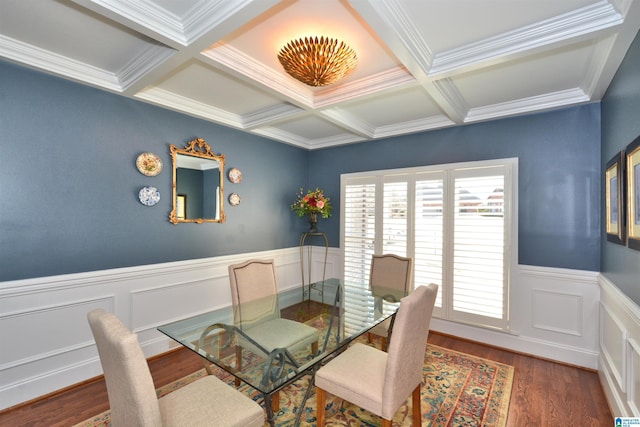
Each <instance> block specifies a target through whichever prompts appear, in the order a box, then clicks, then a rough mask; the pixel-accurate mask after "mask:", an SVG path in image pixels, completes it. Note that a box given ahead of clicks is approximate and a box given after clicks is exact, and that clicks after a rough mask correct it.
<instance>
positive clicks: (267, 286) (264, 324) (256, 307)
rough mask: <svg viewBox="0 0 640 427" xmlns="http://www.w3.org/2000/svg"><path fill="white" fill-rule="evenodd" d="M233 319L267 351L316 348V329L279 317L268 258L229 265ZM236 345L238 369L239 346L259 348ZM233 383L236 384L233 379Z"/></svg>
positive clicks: (276, 402) (275, 402)
mask: <svg viewBox="0 0 640 427" xmlns="http://www.w3.org/2000/svg"><path fill="white" fill-rule="evenodd" d="M229 281H230V284H231V301H232V304H233V320H234V323H235V324H236V326H238V327H239V328H240V329H241V330H242V332H243V333H244V334H245V335H247V336H248V337H249V338H251V339H252V340H253V341H255V342H256V343H258V344H259V345H260V346H262V347H263V349H264V350H266V351H268V352H271V351H273V350H274V349H276V348H285V349H287V350H288V351H289V352H290V353H295V352H297V351H299V350H302V349H304V348H305V347H307V346H310V347H311V352H312V353H316V352H317V351H318V330H317V329H316V328H313V327H311V326H309V325H305V324H304V323H300V322H296V321H293V320H289V319H283V318H281V317H280V306H279V304H278V281H277V278H276V270H275V266H274V262H273V260H272V259H267V260H260V259H252V260H248V261H245V262H243V263H240V264H234V265H230V266H229ZM238 342H239V346H238V347H236V368H237V369H238V370H240V369H242V349H243V348H246V349H249V350H251V351H252V352H254V353H256V354H260V353H261V350H260V349H258V348H256V346H255V345H253V343H251V342H250V341H248V340H243V339H242V338H240V339H239V340H238ZM236 385H239V382H238V380H236ZM278 408H279V399H278V395H277V394H276V395H274V399H273V409H274V410H275V411H277V410H278Z"/></svg>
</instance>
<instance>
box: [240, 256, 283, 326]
mask: <svg viewBox="0 0 640 427" xmlns="http://www.w3.org/2000/svg"><path fill="white" fill-rule="evenodd" d="M229 281H230V284H231V301H232V303H233V320H234V322H235V324H236V325H240V326H241V327H242V328H250V327H251V326H254V325H256V324H259V323H261V322H262V323H263V322H265V321H266V320H269V319H274V318H278V317H280V307H279V305H278V281H277V278H276V269H275V266H274V261H273V260H272V259H267V260H257V259H254V260H249V261H245V262H243V263H240V264H235V265H230V266H229Z"/></svg>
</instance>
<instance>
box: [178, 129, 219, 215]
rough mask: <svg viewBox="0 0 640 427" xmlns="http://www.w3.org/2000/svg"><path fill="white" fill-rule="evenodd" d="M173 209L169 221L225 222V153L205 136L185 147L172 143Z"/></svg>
mask: <svg viewBox="0 0 640 427" xmlns="http://www.w3.org/2000/svg"><path fill="white" fill-rule="evenodd" d="M169 149H170V150H171V160H172V162H173V209H172V210H171V214H170V215H169V221H171V222H172V223H174V224H177V223H179V222H197V223H198V224H201V223H203V222H224V220H225V219H226V217H225V214H224V197H223V195H224V190H223V187H224V179H223V178H224V154H215V153H214V152H213V151H211V147H210V146H209V144H207V143H206V142H205V140H204V139H201V138H197V139H194V140H193V141H190V142H189V143H188V144H187V145H186V146H185V147H184V149H180V148H177V147H176V146H175V145H173V144H171V145H170V146H169Z"/></svg>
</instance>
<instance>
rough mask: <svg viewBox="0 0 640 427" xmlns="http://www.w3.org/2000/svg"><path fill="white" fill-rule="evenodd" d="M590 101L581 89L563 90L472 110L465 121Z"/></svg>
mask: <svg viewBox="0 0 640 427" xmlns="http://www.w3.org/2000/svg"><path fill="white" fill-rule="evenodd" d="M588 101H589V97H588V96H587V94H585V93H584V91H583V90H582V89H581V88H574V89H569V90H562V91H559V92H553V93H549V94H545V95H540V96H532V97H530V98H523V99H518V100H515V101H509V102H502V103H499V104H493V105H487V106H484V107H479V108H472V109H471V110H470V111H469V114H468V115H467V117H466V119H465V123H473V122H477V121H482V120H489V119H493V118H498V117H508V116H514V115H518V114H524V113H531V112H535V111H539V110H544V109H552V108H558V107H565V106H567V105H577V104H579V103H585V102H588Z"/></svg>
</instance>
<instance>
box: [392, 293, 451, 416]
mask: <svg viewBox="0 0 640 427" xmlns="http://www.w3.org/2000/svg"><path fill="white" fill-rule="evenodd" d="M437 293H438V286H437V285H435V284H430V285H428V286H418V287H417V288H416V289H415V290H414V291H413V292H412V293H411V294H410V295H409V296H406V297H404V298H403V299H402V300H401V303H400V308H399V309H398V313H397V314H396V318H395V321H394V323H393V334H392V336H391V342H390V343H389V351H388V357H387V364H386V371H385V379H384V384H385V387H384V390H383V394H382V414H381V415H382V417H383V418H386V419H392V418H393V415H394V414H395V412H396V411H397V410H398V408H399V407H400V405H402V403H403V402H404V401H405V400H406V399H407V396H409V395H411V393H412V391H413V390H414V389H415V388H416V387H417V386H418V385H419V384H420V383H421V382H422V369H423V366H424V357H425V352H426V349H427V338H428V336H429V324H430V323H431V315H432V314H433V306H434V303H435V300H436V295H437Z"/></svg>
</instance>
